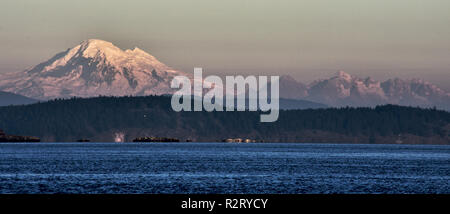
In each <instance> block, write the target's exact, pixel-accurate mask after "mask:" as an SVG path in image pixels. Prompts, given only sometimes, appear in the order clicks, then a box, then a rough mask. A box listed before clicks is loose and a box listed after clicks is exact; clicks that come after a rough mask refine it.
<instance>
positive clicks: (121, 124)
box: [0, 96, 450, 144]
mask: <svg viewBox="0 0 450 214" xmlns="http://www.w3.org/2000/svg"><path fill="white" fill-rule="evenodd" d="M260 113H261V112H236V111H235V112H174V111H173V110H172V108H171V106H170V97H168V96H145V97H96V98H71V99H57V100H52V101H48V102H41V103H36V104H31V105H22V106H5V107H0V129H3V130H5V132H7V133H15V134H18V135H26V136H37V137H39V138H40V139H41V140H42V141H49V142H74V141H77V139H90V140H91V141H93V142H96V141H102V142H108V141H114V136H116V135H117V133H120V134H121V135H123V140H124V141H128V142H131V141H133V139H136V138H139V137H143V136H164V137H167V138H173V139H181V141H183V139H190V141H194V142H195V141H198V142H216V141H222V140H223V139H227V138H243V139H246V138H249V139H260V140H262V141H263V142H309V143H372V144H379V143H399V144H400V143H405V144H450V113H449V112H446V111H441V110H436V109H422V108H415V107H402V106H395V105H385V106H378V107H375V108H368V107H367V108H366V107H364V108H327V109H307V110H281V111H280V117H279V119H278V121H277V122H274V123H261V122H259V119H260V118H259V115H260Z"/></svg>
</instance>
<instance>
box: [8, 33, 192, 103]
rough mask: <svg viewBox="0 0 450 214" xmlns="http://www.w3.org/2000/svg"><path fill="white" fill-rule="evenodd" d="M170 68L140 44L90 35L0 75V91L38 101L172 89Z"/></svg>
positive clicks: (173, 73)
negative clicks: (33, 63) (115, 42)
mask: <svg viewBox="0 0 450 214" xmlns="http://www.w3.org/2000/svg"><path fill="white" fill-rule="evenodd" d="M177 75H184V76H188V77H190V75H189V74H187V73H184V72H181V71H176V70H173V69H172V68H170V67H168V66H167V65H165V64H163V63H162V62H160V61H158V60H157V59H156V58H155V57H153V56H152V55H150V54H148V53H146V52H144V51H143V50H141V49H139V48H134V49H133V50H125V51H123V50H121V49H120V48H118V47H116V46H114V45H113V44H112V43H110V42H106V41H103V40H97V39H90V40H86V41H83V42H82V43H81V44H79V45H77V46H75V47H73V48H71V49H68V50H66V51H64V52H61V53H59V54H57V55H55V56H54V57H52V58H51V59H49V60H48V61H46V62H44V63H41V64H39V65H36V66H35V67H33V68H31V69H29V70H26V71H23V72H16V73H8V74H2V75H1V76H0V90H2V91H8V92H13V93H17V94H22V95H25V96H28V97H33V98H37V99H43V100H46V99H53V98H61V97H73V96H77V97H92V96H99V95H105V96H108V95H111V96H124V95H150V94H167V93H171V92H173V90H172V89H171V88H170V81H171V80H172V78H173V77H174V76H177Z"/></svg>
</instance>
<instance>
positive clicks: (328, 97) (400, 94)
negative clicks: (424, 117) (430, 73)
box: [280, 71, 450, 110]
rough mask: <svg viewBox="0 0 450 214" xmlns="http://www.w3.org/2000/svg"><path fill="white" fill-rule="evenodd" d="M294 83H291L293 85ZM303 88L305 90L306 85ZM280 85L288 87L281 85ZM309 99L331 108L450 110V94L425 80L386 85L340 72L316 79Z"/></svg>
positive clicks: (309, 93) (395, 82)
mask: <svg viewBox="0 0 450 214" xmlns="http://www.w3.org/2000/svg"><path fill="white" fill-rule="evenodd" d="M292 82H293V81H292V80H289V81H288V82H287V83H288V84H292ZM299 84H301V85H300V86H299V87H302V86H303V84H302V83H299ZM280 85H285V83H284V82H280ZM289 93H290V94H289V96H285V95H284V94H281V95H280V96H281V97H285V98H291V97H292V94H295V93H297V94H299V95H304V94H305V90H304V89H300V90H297V91H296V90H295V87H292V86H291V87H290V90H289ZM306 94H307V96H302V99H305V100H310V101H314V102H319V103H324V104H327V105H329V106H338V107H339V106H375V105H383V104H398V105H407V106H421V107H434V106H436V107H438V108H441V109H447V110H449V109H450V93H448V92H445V91H444V90H442V89H440V88H439V87H437V86H435V85H433V84H431V83H429V82H427V81H424V80H421V79H412V80H401V79H398V78H396V79H389V80H387V81H384V82H380V81H376V80H373V79H371V78H370V77H368V78H365V79H362V78H359V77H356V76H352V75H350V74H347V73H345V72H343V71H339V72H338V73H336V74H335V75H334V76H332V77H331V78H329V79H322V80H316V81H314V82H312V83H311V84H309V85H308V87H307V89H306Z"/></svg>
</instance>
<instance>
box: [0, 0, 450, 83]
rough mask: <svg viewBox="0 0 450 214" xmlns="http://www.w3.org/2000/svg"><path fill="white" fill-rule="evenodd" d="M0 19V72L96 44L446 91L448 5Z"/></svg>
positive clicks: (57, 8)
mask: <svg viewBox="0 0 450 214" xmlns="http://www.w3.org/2000/svg"><path fill="white" fill-rule="evenodd" d="M0 20H1V21H0V48H1V52H0V72H8V71H20V70H24V69H25V68H27V67H30V66H33V65H35V64H37V63H40V62H42V61H44V60H46V59H48V58H50V57H52V56H53V55H54V54H56V53H58V52H61V51H63V50H65V49H67V48H70V47H73V46H75V45H77V44H78V43H80V42H81V41H82V40H85V39H89V38H97V39H103V40H107V41H110V42H112V43H113V44H115V45H117V46H118V47H120V48H123V49H126V48H133V47H135V46H137V47H139V48H141V49H143V50H145V51H147V52H149V53H150V54H152V55H154V56H155V57H157V58H158V59H160V60H161V61H162V62H164V63H166V64H167V65H169V66H172V67H174V68H176V69H180V70H185V71H186V70H187V71H191V70H192V69H193V67H194V66H200V67H203V68H204V69H205V74H218V73H219V74H235V73H238V74H243V75H247V74H277V73H278V74H290V75H292V76H294V77H295V78H296V79H298V80H300V81H302V82H309V81H311V80H312V79H316V78H323V77H328V76H330V75H331V74H333V73H335V72H336V71H337V70H344V71H347V72H349V73H351V74H354V75H360V76H368V75H370V76H372V77H374V78H376V79H379V80H384V79H387V78H390V77H403V78H405V77H406V78H411V77H421V78H424V79H426V80H429V81H431V82H433V83H436V84H438V85H440V86H441V87H443V88H446V89H447V90H448V89H450V1H448V0H339V1H338V0H309V1H301V0H293V1H287V0H272V1H264V0H252V1H250V0H226V1H225V0H223V1H219V0H201V1H199V0H189V1H188V0H177V1H175V0H158V1H151V0H145V1H137V0H134V1H133V0H128V1H111V0H104V1H95V0H77V1H73V0H72V1H63V0H39V1H36V0H29V1H24V0H3V1H2V2H1V3H0ZM0 75H1V73H0Z"/></svg>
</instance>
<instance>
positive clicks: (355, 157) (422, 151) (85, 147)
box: [0, 143, 450, 194]
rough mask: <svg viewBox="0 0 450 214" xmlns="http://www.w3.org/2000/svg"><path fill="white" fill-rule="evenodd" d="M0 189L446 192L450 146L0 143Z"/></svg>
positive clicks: (449, 183) (449, 188)
mask: <svg viewBox="0 0 450 214" xmlns="http://www.w3.org/2000/svg"><path fill="white" fill-rule="evenodd" d="M0 193H447V194H448V193H450V146H413V145H334V144H279V143H267V144H225V143H123V144H118V143H23V144H0Z"/></svg>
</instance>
